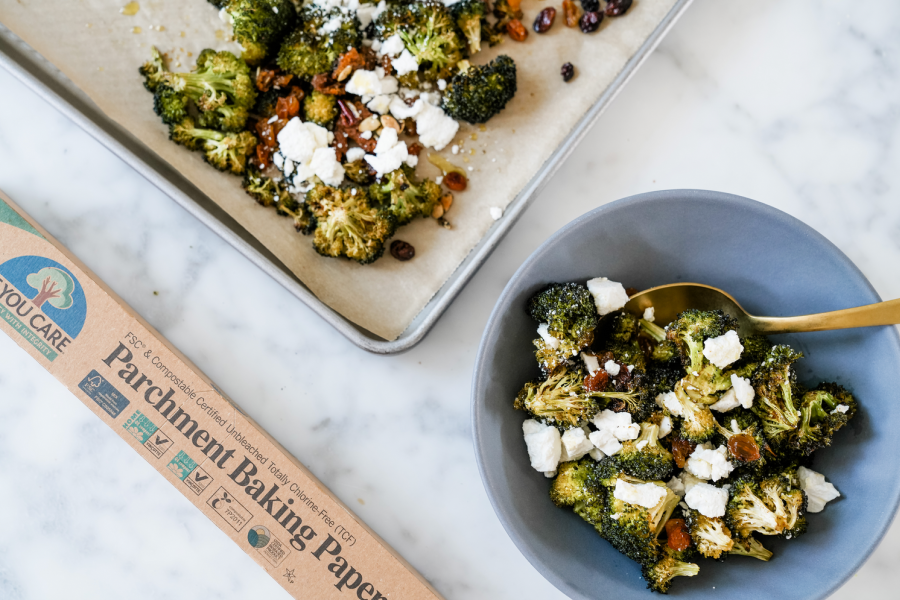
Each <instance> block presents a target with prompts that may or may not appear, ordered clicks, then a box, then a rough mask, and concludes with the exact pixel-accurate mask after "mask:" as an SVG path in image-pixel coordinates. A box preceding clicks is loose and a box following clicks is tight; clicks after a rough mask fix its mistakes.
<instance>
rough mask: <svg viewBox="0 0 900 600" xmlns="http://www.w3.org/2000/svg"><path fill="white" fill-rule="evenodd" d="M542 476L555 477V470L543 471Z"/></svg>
mask: <svg viewBox="0 0 900 600" xmlns="http://www.w3.org/2000/svg"><path fill="white" fill-rule="evenodd" d="M544 477H546V478H547V479H553V478H554V477H556V470H555V469H554V470H553V471H544Z"/></svg>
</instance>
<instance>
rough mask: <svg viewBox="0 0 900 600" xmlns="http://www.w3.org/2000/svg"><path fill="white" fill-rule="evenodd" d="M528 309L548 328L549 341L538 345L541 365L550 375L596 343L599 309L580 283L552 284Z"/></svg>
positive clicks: (534, 299) (533, 298) (546, 339)
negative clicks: (595, 333)
mask: <svg viewBox="0 0 900 600" xmlns="http://www.w3.org/2000/svg"><path fill="white" fill-rule="evenodd" d="M527 309H528V314H529V315H531V318H532V319H534V320H535V321H537V322H538V323H542V324H543V323H546V324H547V336H548V337H543V336H542V337H541V338H539V339H537V340H535V341H534V344H535V346H537V352H536V353H535V354H536V356H537V359H538V362H539V363H540V365H541V368H542V369H544V370H545V371H547V372H550V371H553V370H555V369H556V368H557V367H559V366H560V365H562V364H565V362H566V361H568V360H569V359H570V358H572V357H573V356H576V355H577V354H578V353H579V352H580V351H581V350H583V349H584V348H586V347H588V346H590V345H591V342H593V341H594V330H595V329H596V327H597V323H598V317H597V309H596V307H595V306H594V298H593V296H591V293H590V292H589V291H588V289H587V288H586V287H585V286H583V285H582V284H580V283H565V284H562V283H551V284H549V285H548V286H546V287H545V288H544V289H542V290H541V291H539V292H538V293H536V294H535V295H534V296H532V298H531V300H529V302H528V307H527ZM539 330H540V328H539ZM548 340H549V341H548Z"/></svg>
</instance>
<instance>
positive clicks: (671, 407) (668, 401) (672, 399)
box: [656, 392, 682, 417]
mask: <svg viewBox="0 0 900 600" xmlns="http://www.w3.org/2000/svg"><path fill="white" fill-rule="evenodd" d="M660 400H662V405H663V406H664V407H666V410H668V411H669V412H670V413H672V414H673V415H675V416H676V417H680V416H681V411H682V407H681V402H680V401H679V400H678V396H676V395H675V392H666V393H665V394H660V395H658V396H657V397H656V402H657V404H658V403H659V401H660Z"/></svg>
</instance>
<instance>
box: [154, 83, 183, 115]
mask: <svg viewBox="0 0 900 600" xmlns="http://www.w3.org/2000/svg"><path fill="white" fill-rule="evenodd" d="M153 112H155V113H156V114H157V115H159V117H160V118H161V119H162V122H163V123H165V124H166V125H175V124H177V123H181V122H182V121H184V120H185V119H186V118H187V117H188V100H187V98H186V97H185V95H184V94H182V93H180V92H176V91H175V90H173V89H172V88H170V87H169V86H168V85H166V84H165V83H161V84H159V85H157V86H156V91H155V92H154V93H153Z"/></svg>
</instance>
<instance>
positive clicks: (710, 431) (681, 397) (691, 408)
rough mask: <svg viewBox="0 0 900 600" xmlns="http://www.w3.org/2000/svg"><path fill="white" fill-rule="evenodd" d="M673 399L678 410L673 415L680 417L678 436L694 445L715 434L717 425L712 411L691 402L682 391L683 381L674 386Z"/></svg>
mask: <svg viewBox="0 0 900 600" xmlns="http://www.w3.org/2000/svg"><path fill="white" fill-rule="evenodd" d="M675 397H676V398H677V399H678V403H679V406H680V410H679V411H678V412H675V413H674V414H675V415H676V416H678V417H681V425H680V429H679V435H680V436H681V437H682V438H684V439H686V440H688V441H690V442H694V443H696V444H701V443H703V442H705V441H707V440H709V439H710V438H711V437H713V436H714V435H715V434H716V427H717V425H718V423H717V422H716V418H715V417H714V416H713V414H712V411H711V410H709V407H708V406H706V405H705V404H698V403H696V402H694V401H693V400H691V398H690V397H689V396H688V394H687V393H686V392H685V390H684V380H683V379H682V380H681V381H679V382H678V383H677V384H675Z"/></svg>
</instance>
